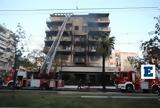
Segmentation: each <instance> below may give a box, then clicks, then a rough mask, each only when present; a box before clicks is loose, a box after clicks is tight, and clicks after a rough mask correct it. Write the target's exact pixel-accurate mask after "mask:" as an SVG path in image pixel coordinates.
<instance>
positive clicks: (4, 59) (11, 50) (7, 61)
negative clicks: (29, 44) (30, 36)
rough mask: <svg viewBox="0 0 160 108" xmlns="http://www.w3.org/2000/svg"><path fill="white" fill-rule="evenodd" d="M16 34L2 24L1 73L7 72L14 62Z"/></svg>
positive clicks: (0, 29)
mask: <svg viewBox="0 0 160 108" xmlns="http://www.w3.org/2000/svg"><path fill="white" fill-rule="evenodd" d="M14 58H15V34H14V33H13V32H12V31H10V30H8V29H7V28H5V27H4V26H2V25H0V73H1V72H7V71H8V70H9V69H10V68H11V67H12V65H13V64H14Z"/></svg>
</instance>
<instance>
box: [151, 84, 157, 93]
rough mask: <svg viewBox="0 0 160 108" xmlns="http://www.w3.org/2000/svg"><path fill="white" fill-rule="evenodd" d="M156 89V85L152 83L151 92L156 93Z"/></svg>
mask: <svg viewBox="0 0 160 108" xmlns="http://www.w3.org/2000/svg"><path fill="white" fill-rule="evenodd" d="M157 91H158V86H157V85H154V86H153V87H152V93H157Z"/></svg>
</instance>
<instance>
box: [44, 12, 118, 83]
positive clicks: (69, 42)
mask: <svg viewBox="0 0 160 108" xmlns="http://www.w3.org/2000/svg"><path fill="white" fill-rule="evenodd" d="M64 19H65V14H62V13H54V14H51V15H50V18H49V20H48V21H47V22H46V24H47V27H48V30H46V38H45V47H44V52H46V53H47V52H48V50H49V48H50V46H51V45H52V43H53V42H54V41H55V39H56V38H57V37H56V35H57V33H58V31H59V29H60V26H61V25H62V23H63V21H64ZM109 24H110V20H109V13H89V14H85V15H71V17H70V18H69V20H68V22H67V24H66V28H65V31H64V33H63V36H62V39H61V42H60V45H59V47H58V51H57V55H56V59H55V60H54V67H55V66H56V71H57V72H59V74H61V77H62V79H64V80H65V84H77V82H78V81H79V80H80V79H82V81H83V83H85V82H87V80H90V81H91V83H92V84H93V85H101V79H102V58H101V56H100V55H98V54H97V52H96V49H97V46H96V45H97V44H96V43H97V41H98V39H99V37H100V36H99V33H102V32H103V33H110V32H111V29H110V27H109ZM108 62H109V61H108V60H107V59H106V79H107V84H108V85H113V82H114V81H113V78H112V74H113V72H115V71H117V66H111V65H109V63H108ZM107 64H108V65H107Z"/></svg>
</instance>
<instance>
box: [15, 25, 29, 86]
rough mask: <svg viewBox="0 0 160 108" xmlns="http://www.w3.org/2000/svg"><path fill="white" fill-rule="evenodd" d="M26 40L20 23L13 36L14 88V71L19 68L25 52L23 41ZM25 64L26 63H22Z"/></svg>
mask: <svg viewBox="0 0 160 108" xmlns="http://www.w3.org/2000/svg"><path fill="white" fill-rule="evenodd" d="M25 39H26V33H25V31H24V30H23V27H22V26H21V24H20V23H18V25H17V30H16V35H15V42H16V43H15V63H14V69H15V74H14V82H13V84H14V86H13V87H14V88H15V87H16V78H17V71H16V69H17V68H19V66H20V64H21V60H22V58H21V57H22V55H23V52H25V49H24V46H26V43H25V41H24V40H25ZM24 63H26V62H24Z"/></svg>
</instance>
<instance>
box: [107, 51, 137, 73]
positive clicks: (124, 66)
mask: <svg viewBox="0 0 160 108" xmlns="http://www.w3.org/2000/svg"><path fill="white" fill-rule="evenodd" d="M137 56H138V54H137V53H136V52H121V51H113V53H112V55H111V56H110V59H109V60H108V61H107V63H106V64H108V66H109V67H116V68H117V70H118V71H130V70H135V69H134V67H133V66H132V65H131V64H130V63H129V61H128V57H137Z"/></svg>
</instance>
